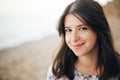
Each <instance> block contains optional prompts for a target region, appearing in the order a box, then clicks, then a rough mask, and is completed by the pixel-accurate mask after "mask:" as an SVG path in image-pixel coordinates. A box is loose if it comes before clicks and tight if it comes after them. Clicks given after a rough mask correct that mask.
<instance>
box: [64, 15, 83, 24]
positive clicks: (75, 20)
mask: <svg viewBox="0 0 120 80" xmlns="http://www.w3.org/2000/svg"><path fill="white" fill-rule="evenodd" d="M64 23H65V26H77V25H81V24H84V20H83V19H82V18H81V17H80V16H78V15H75V14H67V15H66V17H65V21H64Z"/></svg>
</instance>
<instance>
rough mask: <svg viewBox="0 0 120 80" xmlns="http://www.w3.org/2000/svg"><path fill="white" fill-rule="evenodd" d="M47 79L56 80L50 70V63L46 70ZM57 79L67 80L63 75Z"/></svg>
mask: <svg viewBox="0 0 120 80" xmlns="http://www.w3.org/2000/svg"><path fill="white" fill-rule="evenodd" d="M47 80H56V79H55V75H54V74H53V72H52V65H51V66H49V68H48V72H47ZM57 80H68V79H67V78H66V77H65V76H63V77H61V78H60V79H57Z"/></svg>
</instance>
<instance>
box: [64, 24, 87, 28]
mask: <svg viewBox="0 0 120 80" xmlns="http://www.w3.org/2000/svg"><path fill="white" fill-rule="evenodd" d="M83 25H85V24H84V23H83V24H80V25H77V27H81V26H83ZM65 28H71V27H70V26H65Z"/></svg>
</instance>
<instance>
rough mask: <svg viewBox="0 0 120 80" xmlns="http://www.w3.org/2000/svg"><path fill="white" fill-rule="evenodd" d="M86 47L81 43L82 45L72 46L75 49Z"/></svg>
mask: <svg viewBox="0 0 120 80" xmlns="http://www.w3.org/2000/svg"><path fill="white" fill-rule="evenodd" d="M83 45H84V43H80V44H74V45H72V46H73V48H74V49H79V48H81V47H82V46H83Z"/></svg>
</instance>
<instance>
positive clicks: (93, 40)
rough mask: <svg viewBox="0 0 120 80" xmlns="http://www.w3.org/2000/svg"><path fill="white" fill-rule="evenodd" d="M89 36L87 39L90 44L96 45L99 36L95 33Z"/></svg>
mask: <svg viewBox="0 0 120 80" xmlns="http://www.w3.org/2000/svg"><path fill="white" fill-rule="evenodd" d="M88 36H89V37H87V41H88V42H89V44H90V45H95V44H96V42H97V36H96V35H95V34H89V35H88Z"/></svg>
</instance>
